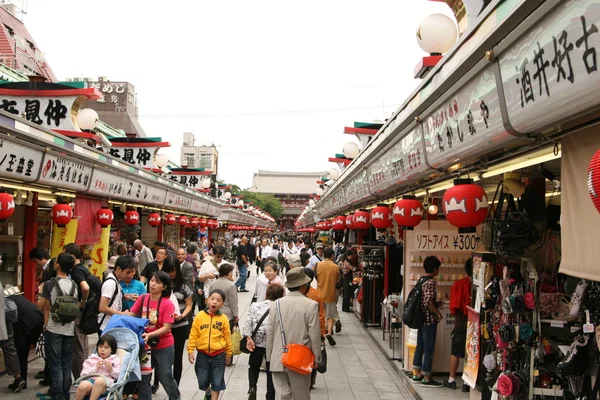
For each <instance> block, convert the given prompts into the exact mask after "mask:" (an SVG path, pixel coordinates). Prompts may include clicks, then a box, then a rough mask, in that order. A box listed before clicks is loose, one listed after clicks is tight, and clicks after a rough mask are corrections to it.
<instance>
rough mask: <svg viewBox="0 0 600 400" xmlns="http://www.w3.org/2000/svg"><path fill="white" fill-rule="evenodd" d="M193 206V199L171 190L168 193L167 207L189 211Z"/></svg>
mask: <svg viewBox="0 0 600 400" xmlns="http://www.w3.org/2000/svg"><path fill="white" fill-rule="evenodd" d="M191 205H192V199H191V198H190V197H188V196H186V195H184V194H183V193H181V194H180V193H176V192H172V191H170V190H168V191H167V197H166V201H165V206H166V207H174V208H178V209H183V210H189V209H190V207H191Z"/></svg>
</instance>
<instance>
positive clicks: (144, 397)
mask: <svg viewBox="0 0 600 400" xmlns="http://www.w3.org/2000/svg"><path fill="white" fill-rule="evenodd" d="M151 357H152V358H154V362H155V363H156V365H160V368H157V369H156V370H155V373H157V374H158V381H159V382H160V384H161V385H162V386H163V388H164V389H165V392H167V395H168V396H169V400H180V399H181V394H180V393H179V387H178V386H177V382H175V378H174V377H173V363H174V362H175V348H174V346H170V347H167V348H166V349H160V350H152V355H151ZM151 381H152V375H151V374H148V375H142V382H141V383H140V386H139V389H138V394H139V398H140V400H151V399H152V383H151Z"/></svg>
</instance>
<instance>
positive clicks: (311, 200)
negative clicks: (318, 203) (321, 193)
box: [308, 199, 315, 207]
mask: <svg viewBox="0 0 600 400" xmlns="http://www.w3.org/2000/svg"><path fill="white" fill-rule="evenodd" d="M308 205H309V206H311V207H312V206H314V205H315V201H314V200H313V199H310V200H309V201H308Z"/></svg>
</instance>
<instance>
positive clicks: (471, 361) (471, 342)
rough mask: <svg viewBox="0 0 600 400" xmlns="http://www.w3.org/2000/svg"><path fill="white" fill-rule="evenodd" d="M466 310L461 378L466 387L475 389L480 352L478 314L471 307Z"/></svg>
mask: <svg viewBox="0 0 600 400" xmlns="http://www.w3.org/2000/svg"><path fill="white" fill-rule="evenodd" d="M467 310H468V314H469V315H468V322H467V348H466V349H465V350H466V351H465V368H464V370H463V374H462V378H463V381H464V382H465V383H466V384H467V385H469V386H470V387H471V388H473V389H475V383H476V382H477V373H478V372H479V357H480V352H481V350H480V349H481V346H480V345H479V344H480V343H479V342H480V337H479V336H480V329H479V313H478V312H477V311H476V310H475V309H473V308H471V307H467Z"/></svg>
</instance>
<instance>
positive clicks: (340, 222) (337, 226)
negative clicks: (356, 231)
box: [333, 215, 346, 231]
mask: <svg viewBox="0 0 600 400" xmlns="http://www.w3.org/2000/svg"><path fill="white" fill-rule="evenodd" d="M344 229H346V217H345V216H344V215H340V216H338V217H335V218H334V219H333V230H334V231H343V230H344Z"/></svg>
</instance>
